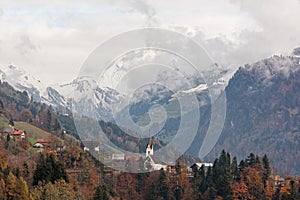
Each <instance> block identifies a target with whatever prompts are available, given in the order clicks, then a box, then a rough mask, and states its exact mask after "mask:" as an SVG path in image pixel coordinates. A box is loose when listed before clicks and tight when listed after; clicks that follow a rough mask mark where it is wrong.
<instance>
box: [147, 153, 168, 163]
mask: <svg viewBox="0 0 300 200" xmlns="http://www.w3.org/2000/svg"><path fill="white" fill-rule="evenodd" d="M148 159H150V160H152V161H153V162H154V163H155V164H161V165H167V164H166V163H164V162H162V161H161V160H160V159H159V158H158V157H157V156H155V155H149V156H147V158H146V160H148Z"/></svg>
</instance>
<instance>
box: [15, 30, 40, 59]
mask: <svg viewBox="0 0 300 200" xmlns="http://www.w3.org/2000/svg"><path fill="white" fill-rule="evenodd" d="M15 49H16V50H17V51H18V52H19V53H20V54H21V55H24V56H25V55H27V54H30V53H31V52H34V51H37V50H38V46H36V45H35V44H34V43H33V42H32V40H31V39H30V37H29V36H28V35H21V36H20V42H19V43H18V44H17V45H16V46H15Z"/></svg>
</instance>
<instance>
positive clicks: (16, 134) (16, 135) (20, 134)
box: [10, 129, 26, 139]
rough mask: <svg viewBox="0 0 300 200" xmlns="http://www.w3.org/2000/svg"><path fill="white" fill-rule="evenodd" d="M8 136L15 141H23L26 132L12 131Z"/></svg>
mask: <svg viewBox="0 0 300 200" xmlns="http://www.w3.org/2000/svg"><path fill="white" fill-rule="evenodd" d="M10 136H11V137H13V138H15V139H25V138H26V132H25V131H24V130H18V129H14V130H13V131H12V132H11V134H10Z"/></svg>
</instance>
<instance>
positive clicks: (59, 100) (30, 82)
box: [0, 65, 66, 107]
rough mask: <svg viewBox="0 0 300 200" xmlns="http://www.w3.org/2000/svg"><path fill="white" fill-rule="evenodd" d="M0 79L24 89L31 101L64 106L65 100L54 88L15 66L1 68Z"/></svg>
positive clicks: (17, 88)
mask: <svg viewBox="0 0 300 200" xmlns="http://www.w3.org/2000/svg"><path fill="white" fill-rule="evenodd" d="M0 80H1V81H3V82H7V83H9V84H10V85H11V86H13V87H14V88H15V89H16V90H20V91H26V92H27V93H28V95H29V96H30V97H31V98H32V100H33V101H36V102H42V103H46V104H48V105H52V106H54V107H58V106H61V107H64V106H66V100H65V99H64V97H63V96H62V95H60V94H59V93H58V92H57V91H56V90H55V89H54V88H52V87H47V86H46V85H44V84H43V83H42V82H41V81H40V80H38V79H36V78H35V77H33V76H31V75H30V74H28V73H27V72H26V71H24V70H23V69H21V68H19V67H17V66H14V65H9V66H7V67H4V68H1V70H0Z"/></svg>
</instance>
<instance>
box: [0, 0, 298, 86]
mask: <svg viewBox="0 0 300 200" xmlns="http://www.w3.org/2000/svg"><path fill="white" fill-rule="evenodd" d="M23 2H24V1H21V0H20V1H13V0H1V1H0V67H3V66H7V65H9V64H14V65H16V66H18V67H20V68H23V69H25V70H26V71H28V73H30V74H33V75H34V76H35V77H37V78H39V79H41V80H42V81H43V82H45V83H47V84H50V83H56V82H60V83H65V82H70V81H71V80H72V79H73V78H75V77H76V76H77V74H78V72H79V69H80V66H81V64H82V63H83V62H84V60H85V59H86V58H87V56H88V55H89V54H90V53H91V51H93V49H95V48H96V47H97V46H98V45H99V44H101V42H103V41H105V40H107V39H109V38H110V37H111V36H113V35H116V34H118V33H121V32H124V31H129V30H132V29H136V28H141V27H149V26H150V27H152V26H153V27H162V28H169V29H172V30H176V31H179V32H181V33H184V34H186V35H188V36H189V37H192V38H194V39H195V40H197V41H199V42H201V43H202V44H203V45H204V47H205V48H206V50H207V52H208V53H209V54H210V55H211V57H212V58H213V60H214V61H215V62H218V63H220V64H222V65H230V66H232V67H238V66H240V65H242V64H245V63H249V62H250V63H251V62H255V61H257V60H258V59H260V58H264V57H269V56H271V55H272V54H274V53H283V54H287V53H289V52H290V51H291V50H292V49H293V48H294V47H296V46H298V45H300V25H299V21H300V12H299V10H300V3H299V2H300V1H298V0H284V1H283V0H210V1H207V0H184V1H183V0H149V1H147V0H122V1H121V0H120V1H119V0H110V1H109V0H98V1H96V0H93V1H88V2H87V1H83V0H82V1H74V0H72V1H71V0H53V1H51V3H45V2H44V1H38V0H28V1H26V5H23Z"/></svg>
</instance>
